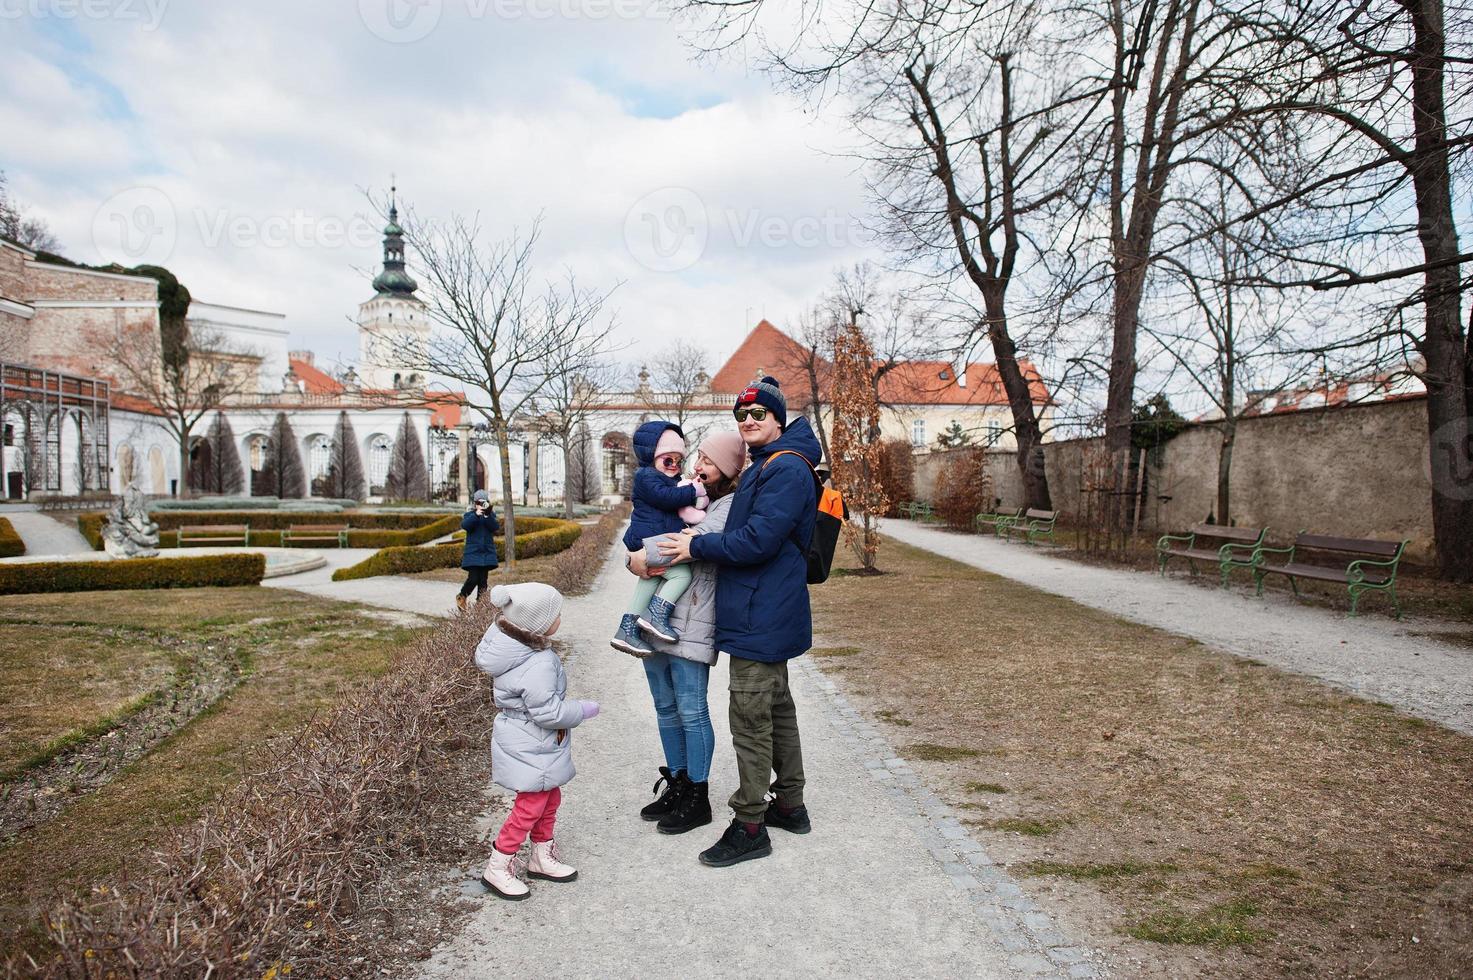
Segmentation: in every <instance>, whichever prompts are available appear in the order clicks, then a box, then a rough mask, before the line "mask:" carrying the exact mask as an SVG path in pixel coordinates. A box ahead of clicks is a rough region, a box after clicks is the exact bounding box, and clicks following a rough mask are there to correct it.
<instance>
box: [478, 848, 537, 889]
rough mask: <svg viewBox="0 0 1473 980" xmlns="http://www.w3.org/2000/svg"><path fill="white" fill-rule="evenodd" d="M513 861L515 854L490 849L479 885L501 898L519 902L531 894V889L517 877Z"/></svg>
mask: <svg viewBox="0 0 1473 980" xmlns="http://www.w3.org/2000/svg"><path fill="white" fill-rule="evenodd" d="M515 860H516V855H515V854H502V853H501V852H500V851H498V850H497V849H496V848H494V847H493V848H491V860H489V861H487V862H486V873H485V874H483V875H481V884H483V885H485V886H486V887H487V888H489V889H491V890H492V891H493V892H495V893H496V894H498V895H500V896H501V897H502V898H506V899H510V900H511V901H513V902H520V901H521V900H522V899H524V898H526V897H527V896H528V895H530V894H532V889H530V888H528V887H527V883H526V882H525V881H523V880H522V879H520V878H518V877H517V869H516V865H515V864H514V861H515Z"/></svg>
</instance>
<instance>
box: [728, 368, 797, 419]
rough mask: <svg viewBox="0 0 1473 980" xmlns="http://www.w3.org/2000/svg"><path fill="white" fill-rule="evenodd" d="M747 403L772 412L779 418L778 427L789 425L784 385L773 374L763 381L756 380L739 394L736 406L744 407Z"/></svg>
mask: <svg viewBox="0 0 1473 980" xmlns="http://www.w3.org/2000/svg"><path fill="white" fill-rule="evenodd" d="M747 405H761V406H762V407H764V408H766V409H767V410H768V411H769V412H771V413H772V415H773V418H775V419H777V424H778V428H781V429H786V428H787V427H788V400H787V399H786V398H784V397H783V392H782V386H781V385H779V384H778V380H777V379H776V378H774V377H772V376H771V375H768V376H766V377H764V378H763V379H762V380H761V381H754V382H752V383H751V384H750V385H748V386H747V387H746V388H745V389H743V391H742V393H741V394H740V395H737V400H736V405H735V406H734V408H742V407H743V406H747Z"/></svg>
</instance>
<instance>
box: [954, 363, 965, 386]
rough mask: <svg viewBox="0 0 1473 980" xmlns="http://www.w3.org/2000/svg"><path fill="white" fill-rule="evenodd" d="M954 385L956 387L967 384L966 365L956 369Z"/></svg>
mask: <svg viewBox="0 0 1473 980" xmlns="http://www.w3.org/2000/svg"><path fill="white" fill-rule="evenodd" d="M956 386H957V387H958V388H965V387H966V386H967V366H966V365H965V364H963V365H962V366H961V367H959V368H957V369H956Z"/></svg>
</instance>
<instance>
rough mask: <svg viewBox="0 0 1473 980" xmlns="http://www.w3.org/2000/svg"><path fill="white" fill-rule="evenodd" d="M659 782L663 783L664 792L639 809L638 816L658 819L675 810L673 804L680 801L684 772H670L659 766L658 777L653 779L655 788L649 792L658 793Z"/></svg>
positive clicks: (646, 818)
mask: <svg viewBox="0 0 1473 980" xmlns="http://www.w3.org/2000/svg"><path fill="white" fill-rule="evenodd" d="M661 783H664V784H665V792H664V793H661V795H660V798H659V799H657V800H655V802H653V803H649V804H646V805H645V807H644V809H642V810H640V811H639V815H640V817H641V818H642V819H644V820H659V819H660V818H661V817H663V816H667V815H668V814H671V813H673V812H675V806H676V804H677V803H679V802H680V795H681V792H680V791H681V787H683V786H684V785H685V772H684V771H683V770H682V771H681V772H677V773H672V772H671V771H670V770H669V769H667V768H665V767H664V766H661V767H660V778H659V779H657V780H655V788H654V789H652V790H650V792H651V793H659V792H660V784H661Z"/></svg>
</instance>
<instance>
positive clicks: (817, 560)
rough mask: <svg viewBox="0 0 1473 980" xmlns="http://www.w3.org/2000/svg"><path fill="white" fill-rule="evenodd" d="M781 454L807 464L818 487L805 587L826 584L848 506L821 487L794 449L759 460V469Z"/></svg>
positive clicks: (836, 494)
mask: <svg viewBox="0 0 1473 980" xmlns="http://www.w3.org/2000/svg"><path fill="white" fill-rule="evenodd" d="M783 455H791V456H797V457H798V458H799V459H801V460H802V461H803V462H805V463H808V471H809V472H810V473H812V474H813V483H814V486H815V487H817V488H818V517H817V519H816V520H815V521H814V523H813V540H812V541H810V542H808V548H807V550H806V551H804V552H803V557H804V558H805V559H806V560H807V562H808V575H807V579H808V584H809V585H818V584H819V583H821V582H826V581H828V577H829V572H830V570H832V569H833V567H834V551H835V550H836V549H837V548H838V545H839V532H840V531H842V530H843V528H844V522H845V521H847V520H848V519H849V505H848V504H846V503H844V495H843V494H842V493H840V492H839V491H837V490H834V489H833V488H831V487H826V486H824V485H823V481H822V480H820V479H819V478H818V470H817V469H815V468H814V465H813V464H812V463H811V462H809V460H808V457H807V456H804V455H803V454H802V453H800V452H798V451H797V450H796V449H779V450H778V451H777V452H775V453H773V454H772V455H771V456H769V457H767V459H765V460H763V461H762V468H763V469H766V468H767V464H768V463H770V462H772V461H773V460H775V459H777V458H778V457H779V456H783ZM799 550H803V549H801V548H800V549H799Z"/></svg>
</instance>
